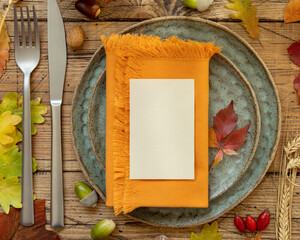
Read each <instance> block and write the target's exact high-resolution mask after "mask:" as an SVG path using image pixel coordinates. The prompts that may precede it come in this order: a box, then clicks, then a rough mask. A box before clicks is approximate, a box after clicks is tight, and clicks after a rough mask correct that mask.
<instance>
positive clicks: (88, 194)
mask: <svg viewBox="0 0 300 240" xmlns="http://www.w3.org/2000/svg"><path fill="white" fill-rule="evenodd" d="M75 192H76V194H77V196H78V198H79V199H80V201H79V202H80V203H81V204H82V205H84V206H86V207H96V205H97V202H98V195H97V193H96V192H95V190H93V189H91V188H90V186H88V185H87V184H85V183H84V182H77V183H76V184H75Z"/></svg>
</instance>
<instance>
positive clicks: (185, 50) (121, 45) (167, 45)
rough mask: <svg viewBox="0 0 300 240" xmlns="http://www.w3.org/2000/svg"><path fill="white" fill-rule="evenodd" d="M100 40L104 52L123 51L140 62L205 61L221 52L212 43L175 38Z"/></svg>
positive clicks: (127, 36) (132, 37)
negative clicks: (169, 59) (148, 59)
mask: <svg viewBox="0 0 300 240" xmlns="http://www.w3.org/2000/svg"><path fill="white" fill-rule="evenodd" d="M101 40H102V43H103V45H104V48H105V50H106V51H108V52H114V53H116V52H119V51H124V54H126V55H127V56H130V55H131V56H136V58H140V60H141V61H142V60H145V59H147V58H153V57H155V58H176V59H178V58H179V59H180V58H181V59H182V58H184V59H197V60H198V59H207V58H211V57H212V56H213V55H214V54H215V53H217V52H220V51H221V47H218V46H215V44H214V42H208V43H205V42H195V41H191V40H180V39H178V37H176V36H173V37H170V38H167V39H165V40H162V39H161V38H160V37H153V36H152V35H150V36H147V35H142V34H140V35H138V34H125V35H117V34H112V35H110V36H109V37H108V38H106V37H104V36H102V37H101ZM128 50H129V51H128Z"/></svg>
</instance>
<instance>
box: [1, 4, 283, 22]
mask: <svg viewBox="0 0 300 240" xmlns="http://www.w3.org/2000/svg"><path fill="white" fill-rule="evenodd" d="M75 2H76V0H71V1H70V0H61V1H59V6H60V10H61V12H62V16H63V18H64V21H95V22H97V21H115V20H116V21H133V20H134V21H139V20H145V19H150V18H154V17H163V16H192V17H202V18H205V19H211V20H216V21H224V20H225V21H229V20H230V18H229V14H230V13H232V11H231V10H229V9H226V8H225V7H224V5H226V4H228V3H229V1H227V0H215V1H214V3H213V4H212V5H211V6H210V8H209V9H208V10H207V11H205V12H202V13H200V12H198V11H196V10H193V9H189V8H188V7H186V6H185V5H184V4H183V3H182V0H172V1H170V0H113V1H111V2H109V3H108V4H106V5H104V0H97V2H98V3H99V4H100V6H101V10H102V11H101V14H100V16H99V19H96V20H91V19H89V18H87V17H85V16H84V15H82V14H81V13H79V12H78V11H77V10H76V9H75ZM252 2H253V4H254V5H256V6H257V16H258V17H259V18H260V20H261V21H283V11H284V8H285V6H286V4H287V1H285V0H277V1H266V0H253V1H252ZM1 3H2V4H1V5H2V7H3V8H6V6H7V3H6V1H3V0H2V1H1ZM18 5H19V6H31V5H35V6H36V9H37V13H38V17H39V19H40V20H43V21H45V20H46V16H47V12H46V9H47V1H39V0H30V1H24V2H21V3H19V4H18ZM8 19H9V20H11V19H13V13H12V11H10V13H9V15H8Z"/></svg>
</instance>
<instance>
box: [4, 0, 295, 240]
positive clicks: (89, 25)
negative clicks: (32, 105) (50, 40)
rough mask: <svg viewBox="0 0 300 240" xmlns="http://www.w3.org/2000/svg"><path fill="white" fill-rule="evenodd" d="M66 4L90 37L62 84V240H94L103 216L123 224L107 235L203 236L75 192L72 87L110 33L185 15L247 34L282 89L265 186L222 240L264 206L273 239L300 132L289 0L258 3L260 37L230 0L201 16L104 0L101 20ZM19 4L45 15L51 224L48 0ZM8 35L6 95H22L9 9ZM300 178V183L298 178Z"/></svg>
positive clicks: (41, 144) (39, 72)
mask: <svg viewBox="0 0 300 240" xmlns="http://www.w3.org/2000/svg"><path fill="white" fill-rule="evenodd" d="M58 2H59V5H60V9H61V12H62V16H63V19H64V22H65V28H66V31H68V30H69V29H70V28H71V27H73V26H76V25H81V26H82V28H83V30H84V32H85V35H86V40H85V43H84V46H83V47H82V49H80V50H76V51H73V50H70V49H68V65H67V73H66V81H65V88H64V101H63V109H62V137H63V160H64V161H63V169H64V191H65V228H64V229H62V230H58V232H59V234H60V236H61V237H62V238H63V239H89V233H90V230H91V228H92V226H93V225H94V224H96V223H97V222H98V221H99V220H101V219H104V218H111V219H113V220H114V221H115V222H116V224H117V229H116V230H115V232H114V234H113V235H112V237H110V238H109V239H153V237H155V236H157V235H160V234H165V235H167V236H168V237H169V238H170V239H189V235H190V233H191V231H194V232H196V233H200V230H201V227H193V228H185V229H170V228H158V227H152V226H148V225H145V224H142V223H138V222H135V221H133V220H131V219H129V218H127V217H125V216H118V217H115V216H114V213H113V210H112V209H111V208H108V207H106V206H105V204H104V202H103V201H102V200H99V203H98V205H97V207H96V208H95V209H89V208H85V207H83V206H82V205H80V204H79V202H78V199H77V197H76V195H75V193H74V190H73V189H74V184H75V182H76V181H78V180H80V181H86V179H85V177H84V175H83V174H82V172H81V170H80V166H79V163H78V161H77V159H76V156H75V152H74V149H73V145H72V140H71V125H70V117H71V103H72V97H73V93H74V90H75V88H76V85H77V83H78V82H79V80H80V77H81V74H82V73H83V71H84V69H85V67H86V65H87V63H88V62H89V60H90V58H91V57H92V55H93V53H94V52H95V51H96V49H97V48H98V47H99V46H100V44H101V42H100V36H101V35H106V36H108V35H109V34H111V33H116V32H119V31H120V30H122V29H123V28H125V27H128V26H130V25H132V24H134V23H136V22H140V21H143V20H146V19H150V18H154V17H160V16H170V15H180V16H193V17H202V18H205V19H209V20H212V21H214V22H218V23H220V24H221V25H223V26H226V27H228V28H230V29H232V30H233V31H234V32H236V33H237V34H239V35H240V36H241V37H243V38H244V39H245V40H246V41H247V42H248V43H250V44H251V46H252V47H253V48H254V49H255V50H256V51H257V52H258V53H259V55H260V57H261V58H262V59H263V60H264V61H265V63H266V64H267V66H268V68H269V69H270V71H271V74H272V76H273V78H274V80H275V83H276V86H277V88H278V92H279V97H280V100H281V104H282V133H281V138H280V144H279V148H278V151H277V154H276V158H275V160H274V162H273V164H272V166H271V167H270V169H269V171H268V173H267V175H266V176H265V177H264V179H263V181H262V182H261V184H260V185H259V186H258V187H257V189H255V190H254V191H253V192H252V193H251V194H250V196H248V197H247V198H246V199H245V200H244V201H243V202H242V203H240V204H239V205H238V206H237V207H236V208H234V209H233V210H231V211H229V212H228V214H225V215H224V216H223V217H221V218H219V219H218V221H219V223H220V226H219V229H220V232H221V233H223V236H224V237H223V239H244V238H243V237H242V236H241V235H239V233H238V232H237V230H236V229H235V227H234V225H233V218H234V214H235V213H236V212H238V213H240V214H241V215H243V216H245V215H246V214H248V213H249V214H252V215H253V216H258V214H259V213H260V212H261V211H263V210H264V209H265V208H269V209H270V211H271V214H272V215H271V224H270V226H269V227H268V228H267V230H266V231H264V233H263V237H262V239H275V224H274V223H275V220H274V213H275V206H276V201H277V191H276V189H277V181H278V171H279V162H280V157H281V153H282V146H283V144H286V142H287V139H291V138H292V137H294V136H296V135H299V133H300V131H299V127H298V126H299V123H300V107H299V105H298V99H297V94H296V93H295V90H294V89H293V85H292V82H293V79H294V78H295V75H296V74H297V72H298V70H299V69H298V68H297V66H295V65H294V64H293V63H292V62H291V61H290V59H289V56H288V54H287V51H286V48H287V47H288V46H289V45H290V44H291V43H292V42H294V41H297V40H298V39H299V38H300V36H299V34H300V23H291V24H283V11H284V7H285V5H286V3H287V2H288V1H287V0H269V1H267V0H265V1H263V0H253V3H254V4H255V5H257V16H258V17H259V18H260V23H259V29H260V41H261V44H260V43H259V42H258V41H257V40H253V39H251V38H249V37H248V35H247V33H246V31H245V29H244V28H242V27H241V26H240V25H239V24H238V23H237V22H234V21H232V20H231V19H230V18H229V17H228V15H229V13H230V12H231V11H230V10H228V9H226V8H224V5H225V4H227V3H228V1H227V0H215V2H214V3H213V5H212V6H211V7H210V8H209V10H208V11H206V12H204V13H199V12H197V11H194V10H191V9H188V8H186V7H185V6H184V5H183V4H182V2H181V0H114V1H112V2H110V3H108V4H107V5H105V6H104V0H101V1H99V3H100V5H101V6H103V7H102V12H101V15H100V18H99V19H97V20H90V19H88V18H86V17H85V16H83V15H82V14H80V13H79V12H78V11H77V10H76V9H75V7H74V4H75V0H59V1H58ZM0 3H1V4H0V6H2V7H3V8H6V6H7V1H6V0H0ZM18 5H20V6H31V5H35V7H36V9H37V15H38V18H39V27H40V35H41V61H40V63H39V66H38V67H37V69H36V70H35V71H34V73H33V74H32V80H31V96H32V98H36V97H41V98H42V101H43V103H46V104H47V105H48V113H47V115H46V116H45V120H46V121H45V123H44V124H42V125H39V126H37V129H38V133H37V134H36V135H35V136H34V137H33V156H34V157H35V158H36V160H37V163H38V171H37V172H36V173H35V174H34V189H35V192H36V196H37V198H39V199H42V198H45V199H46V209H47V228H50V226H49V222H50V221H49V218H50V213H49V211H50V175H51V172H50V171H51V160H50V154H51V145H50V142H51V115H50V108H49V107H50V105H49V82H48V61H47V58H48V56H47V54H48V53H47V22H46V20H47V19H46V16H47V12H46V10H47V1H45V0H43V1H39V0H32V1H29V0H24V1H22V2H21V3H19V4H18ZM7 25H8V30H9V35H10V36H11V52H10V61H9V62H8V66H7V69H6V71H5V72H4V75H3V76H2V78H1V79H0V99H1V100H2V99H3V97H4V95H5V94H6V93H7V92H18V93H20V94H22V90H23V86H22V85H23V84H22V82H23V75H22V72H21V71H20V69H19V68H18V67H17V65H16V63H15V57H14V47H13V41H14V40H13V13H12V11H10V13H9V15H8V18H7ZM298 182H299V183H300V181H298ZM299 194H300V189H299V188H296V189H295V196H294V205H293V219H292V224H293V239H300V196H299Z"/></svg>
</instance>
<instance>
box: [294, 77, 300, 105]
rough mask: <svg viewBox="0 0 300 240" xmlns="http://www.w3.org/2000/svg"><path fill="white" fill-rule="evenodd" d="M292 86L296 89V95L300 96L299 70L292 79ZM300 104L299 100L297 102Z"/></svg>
mask: <svg viewBox="0 0 300 240" xmlns="http://www.w3.org/2000/svg"><path fill="white" fill-rule="evenodd" d="M294 88H295V89H296V90H297V93H298V96H299V97H300V72H299V73H298V75H297V76H296V78H295V80H294ZM299 105H300V102H299Z"/></svg>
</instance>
